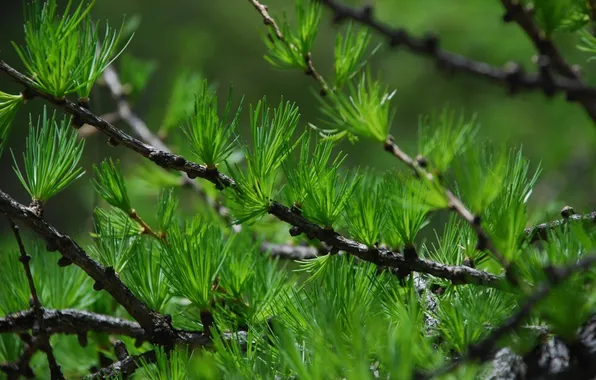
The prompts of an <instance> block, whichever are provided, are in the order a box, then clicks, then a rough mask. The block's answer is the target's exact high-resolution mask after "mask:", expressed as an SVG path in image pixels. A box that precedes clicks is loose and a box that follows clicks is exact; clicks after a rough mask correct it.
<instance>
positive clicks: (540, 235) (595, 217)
mask: <svg viewBox="0 0 596 380" xmlns="http://www.w3.org/2000/svg"><path fill="white" fill-rule="evenodd" d="M570 222H588V223H596V211H593V212H590V213H587V214H583V215H579V214H573V215H569V216H567V217H563V219H559V220H553V221H552V222H547V223H542V224H538V225H536V226H533V227H528V228H526V230H525V234H526V237H527V239H529V241H530V243H534V242H536V241H538V240H548V234H549V232H551V231H553V230H555V229H558V228H560V227H562V226H565V225H567V224H568V223H570Z"/></svg>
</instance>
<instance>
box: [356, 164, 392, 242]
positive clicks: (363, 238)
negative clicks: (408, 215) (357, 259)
mask: <svg viewBox="0 0 596 380" xmlns="http://www.w3.org/2000/svg"><path fill="white" fill-rule="evenodd" d="M388 195H389V193H388V192H387V191H386V186H385V184H384V183H383V182H382V181H379V180H378V177H377V176H376V175H375V173H370V172H369V173H367V174H366V175H364V176H363V180H362V181H360V183H359V184H358V186H356V188H355V191H354V193H353V196H352V199H351V200H350V202H349V203H348V207H347V213H346V223H347V225H348V232H349V233H350V236H353V237H354V238H356V239H357V240H358V241H360V242H362V243H364V244H366V245H368V246H369V247H373V246H374V245H376V244H378V243H379V242H380V240H381V233H382V231H384V229H385V223H386V221H387V211H388V209H389V208H397V207H396V205H394V204H391V205H389V204H388V202H387V197H388Z"/></svg>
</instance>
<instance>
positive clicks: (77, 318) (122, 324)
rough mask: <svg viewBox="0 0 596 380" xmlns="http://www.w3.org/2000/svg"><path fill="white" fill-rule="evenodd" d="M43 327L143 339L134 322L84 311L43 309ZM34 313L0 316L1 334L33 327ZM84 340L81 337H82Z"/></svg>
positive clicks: (51, 329) (50, 330) (78, 332)
mask: <svg viewBox="0 0 596 380" xmlns="http://www.w3.org/2000/svg"><path fill="white" fill-rule="evenodd" d="M43 321H44V326H45V328H46V329H47V332H48V334H76V335H79V336H81V337H83V336H85V334H86V333H87V332H89V331H95V332H103V333H107V334H114V335H126V336H130V337H133V338H136V339H142V340H144V338H145V330H144V329H143V328H142V327H141V326H140V325H139V324H138V323H136V322H132V321H129V320H126V319H122V318H116V317H112V316H109V315H103V314H97V313H91V312H88V311H83V310H74V309H63V310H47V309H45V310H43ZM34 322H35V312H34V311H33V310H25V311H20V312H17V313H12V314H8V315H6V316H5V317H3V318H0V333H2V334H5V333H19V332H22V331H26V330H29V329H31V328H33V325H34ZM81 339H84V338H81Z"/></svg>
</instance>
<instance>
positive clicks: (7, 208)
mask: <svg viewBox="0 0 596 380" xmlns="http://www.w3.org/2000/svg"><path fill="white" fill-rule="evenodd" d="M0 211H1V212H3V213H4V214H6V215H7V216H8V217H9V218H11V219H14V220H18V221H20V222H21V223H23V224H25V225H26V226H27V227H29V228H30V229H32V230H33V231H35V232H36V233H37V234H38V235H39V236H40V237H42V238H43V239H44V240H45V241H46V243H47V248H48V251H59V252H60V253H61V254H62V255H63V256H64V257H65V258H66V259H68V260H69V261H70V262H72V263H74V264H75V265H77V266H78V267H80V268H81V269H83V270H84V271H85V272H86V273H87V274H88V275H89V276H90V277H91V278H93V279H94V280H95V282H96V284H95V289H105V290H106V291H107V292H108V293H110V295H111V296H112V297H114V299H115V300H116V301H117V302H118V303H119V304H120V305H122V306H123V307H124V308H125V309H126V311H128V313H129V314H130V315H131V316H132V317H133V318H134V319H136V320H137V321H138V322H139V323H140V325H141V326H142V327H143V328H144V329H145V330H146V331H147V333H148V335H149V336H148V338H149V340H150V341H152V342H153V343H156V344H160V343H161V344H166V343H171V342H173V341H175V340H176V334H175V331H174V329H173V328H172V327H171V324H170V322H169V321H168V320H167V319H166V318H165V317H164V316H162V315H160V314H159V313H156V312H154V311H152V310H151V309H149V308H148V307H147V305H145V304H144V303H143V302H141V301H140V300H139V299H137V298H136V297H135V296H134V294H133V293H132V292H131V291H130V289H128V287H126V285H124V284H123V283H122V281H120V279H119V278H118V276H117V275H116V273H115V272H114V269H113V268H109V267H108V268H105V267H103V266H101V265H100V264H99V263H97V262H96V261H94V260H93V259H91V258H90V257H89V256H88V255H87V253H86V252H85V251H84V250H83V249H82V248H81V247H80V246H79V245H78V244H77V243H76V242H75V241H74V240H72V239H71V238H70V237H69V236H67V235H64V234H62V233H60V232H58V231H57V230H56V229H55V228H54V227H53V226H51V225H50V224H48V223H47V222H46V221H45V220H44V219H42V218H40V217H38V216H36V215H35V214H34V213H33V212H32V211H31V210H30V209H29V208H28V207H26V206H24V205H22V204H20V203H18V202H16V201H15V200H14V199H12V198H11V197H10V196H9V195H8V194H6V193H4V192H2V191H0Z"/></svg>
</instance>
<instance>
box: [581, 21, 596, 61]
mask: <svg viewBox="0 0 596 380" xmlns="http://www.w3.org/2000/svg"><path fill="white" fill-rule="evenodd" d="M579 34H580V36H581V41H580V44H579V45H578V46H577V48H578V49H579V50H581V51H584V52H586V53H591V54H592V56H591V57H590V58H588V62H590V61H593V60H595V59H596V56H594V53H596V37H594V36H593V35H592V34H591V33H590V32H589V31H587V30H585V29H583V30H581V31H580V32H579Z"/></svg>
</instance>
